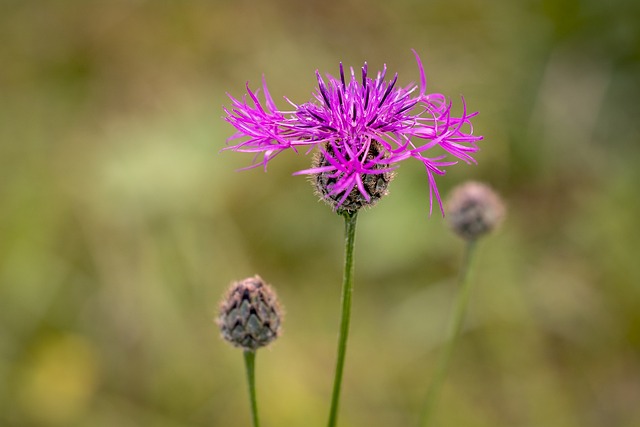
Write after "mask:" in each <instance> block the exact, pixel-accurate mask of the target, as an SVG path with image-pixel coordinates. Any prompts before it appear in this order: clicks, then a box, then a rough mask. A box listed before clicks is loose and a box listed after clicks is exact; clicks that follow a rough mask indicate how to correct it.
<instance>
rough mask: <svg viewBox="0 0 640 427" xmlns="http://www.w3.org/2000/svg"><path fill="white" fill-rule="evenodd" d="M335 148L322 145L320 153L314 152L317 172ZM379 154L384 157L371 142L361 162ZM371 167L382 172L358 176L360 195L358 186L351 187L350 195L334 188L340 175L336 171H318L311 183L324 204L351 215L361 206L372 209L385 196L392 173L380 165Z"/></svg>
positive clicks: (325, 166) (337, 147)
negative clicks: (360, 181)
mask: <svg viewBox="0 0 640 427" xmlns="http://www.w3.org/2000/svg"><path fill="white" fill-rule="evenodd" d="M339 149H340V147H339V146H335V145H334V144H330V143H326V144H324V145H323V147H322V148H321V149H320V152H318V153H316V155H315V156H314V158H313V167H314V168H318V169H324V168H327V167H330V166H331V160H332V159H334V158H335V156H336V153H339V151H338V150H339ZM381 153H382V154H384V153H383V152H382V147H381V146H380V144H379V143H378V142H376V141H374V142H373V143H372V144H371V146H370V147H369V151H368V154H367V158H366V159H365V162H370V161H372V160H374V159H377V158H378V156H380V154H381ZM374 168H375V169H379V170H383V172H381V173H367V174H361V175H360V179H361V180H362V188H363V189H364V192H362V191H361V189H360V187H353V188H352V189H351V192H349V193H347V191H346V189H344V188H342V187H340V186H339V185H337V184H338V183H339V182H340V178H341V176H342V173H340V172H338V173H336V172H330V171H327V172H320V173H318V174H316V175H313V176H312V180H313V181H312V182H313V184H314V186H315V188H316V192H317V193H318V195H320V196H321V197H322V200H324V201H325V202H327V204H329V205H330V206H331V207H333V209H334V210H336V211H337V212H338V213H339V214H342V213H344V212H347V213H354V212H356V211H358V210H360V208H362V207H370V206H373V205H374V204H375V203H376V202H377V201H378V200H380V199H381V198H382V197H383V196H386V195H387V193H388V191H387V188H388V187H389V183H390V182H391V180H392V179H393V176H394V174H393V172H391V171H389V169H388V168H387V166H386V165H384V164H381V163H376V164H375V165H374ZM366 196H368V198H367V197H366Z"/></svg>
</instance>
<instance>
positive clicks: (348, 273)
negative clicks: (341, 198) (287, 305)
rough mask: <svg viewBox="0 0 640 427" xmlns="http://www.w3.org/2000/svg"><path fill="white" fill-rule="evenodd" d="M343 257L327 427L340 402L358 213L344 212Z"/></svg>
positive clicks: (331, 426)
mask: <svg viewBox="0 0 640 427" xmlns="http://www.w3.org/2000/svg"><path fill="white" fill-rule="evenodd" d="M342 215H343V216H344V224H345V229H344V234H345V255H344V275H343V278H342V314H341V320H340V334H339V336H338V357H337V360H336V372H335V378H334V380H333V393H332V395H331V410H330V412H329V423H328V426H329V427H335V425H336V422H337V420H338V403H339V400H340V387H341V384H342V372H343V368H344V359H345V355H346V352H347V338H348V337H349V321H350V319H351V294H352V292H353V247H354V241H355V235H356V220H357V219H358V212H357V211H355V212H351V213H350V212H344V213H343V214H342Z"/></svg>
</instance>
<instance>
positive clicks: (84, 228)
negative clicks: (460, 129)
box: [0, 0, 640, 427]
mask: <svg viewBox="0 0 640 427" xmlns="http://www.w3.org/2000/svg"><path fill="white" fill-rule="evenodd" d="M638 22H640V3H639V2H637V1H632V0H618V1H607V2H604V1H596V0H583V1H579V0H567V1H556V0H543V1H520V2H515V1H508V0H489V1H480V0H453V1H443V0H441V1H431V2H425V1H415V0H398V1H393V2H366V1H361V0H348V1H334V0H329V1H322V2H320V1H309V2H307V1H291V0H278V1H274V2H250V1H248V0H234V1H231V0H214V1H204V0H202V1H193V2H177V1H144V0H138V1H122V0H116V1H106V0H102V1H98V0H96V1H79V0H62V1H55V2H53V1H51V2H43V1H35V0H33V1H29V0H24V1H18V0H5V1H4V2H2V4H0V40H2V47H1V48H0V64H2V65H1V66H0V425H3V426H72V427H73V426H78V427H80V426H93V427H112V426H122V427H128V426H132V427H133V426H153V427H163V426H167V427H169V426H170V427H174V426H221V427H222V426H224V427H226V426H243V425H249V410H248V402H247V396H246V390H245V379H244V372H243V368H242V358H241V354H240V352H239V351H238V350H237V349H234V348H231V347H230V346H228V345H226V344H225V343H224V342H222V340H220V339H219V337H218V331H217V330H216V328H215V325H214V324H213V322H212V319H213V318H214V317H215V315H216V312H217V304H218V300H219V298H220V297H221V295H222V293H223V291H224V290H225V289H226V288H227V286H228V284H229V282H231V281H232V280H237V279H241V278H244V277H247V276H251V275H253V274H256V273H259V274H260V275H261V276H262V277H264V279H265V280H267V281H268V282H270V283H272V284H273V285H274V286H275V287H276V289H277V291H278V294H279V296H280V298H281V300H282V302H283V304H284V305H285V307H286V311H287V316H286V319H285V325H284V326H285V333H284V335H283V336H282V337H281V338H280V339H279V340H278V341H277V342H276V343H275V344H274V345H273V346H272V348H271V349H268V350H261V351H260V352H259V353H258V357H257V359H258V360H257V369H258V371H257V381H258V394H259V405H260V411H261V415H262V418H263V423H264V424H265V425H272V426H279V427H281V426H296V427H298V426H305V427H306V426H315V425H322V424H323V423H324V422H325V417H326V415H327V414H326V413H327V411H328V406H329V395H330V388H331V381H332V370H333V366H334V352H335V344H336V336H337V327H338V315H339V313H338V308H339V293H340V289H339V288H340V280H341V266H342V227H343V224H342V221H341V219H340V218H338V217H337V216H336V215H335V214H334V213H332V212H331V211H330V210H329V209H328V208H327V207H326V206H325V205H323V204H322V203H318V201H317V200H316V197H315V196H314V195H313V193H312V190H311V187H310V185H309V184H308V183H307V182H305V179H304V178H301V177H291V176H290V174H291V172H293V171H295V170H299V169H303V168H305V167H306V165H307V162H308V161H309V159H308V157H305V156H295V155H283V156H281V157H280V158H278V159H277V160H275V161H274V162H272V165H271V166H270V169H269V171H268V172H267V173H266V174H265V173H263V171H261V170H252V171H247V172H241V173H239V172H235V170H236V169H237V168H240V167H242V166H246V165H248V164H249V163H250V162H251V158H250V156H243V155H241V154H237V153H229V152H225V153H220V152H219V150H220V149H221V148H222V147H223V146H224V144H225V139H226V138H227V137H228V136H229V135H231V133H232V132H233V130H232V128H231V127H230V126H229V125H227V124H226V123H225V122H224V121H223V120H222V119H221V116H222V114H223V113H222V108H221V107H222V105H228V104H229V103H228V99H227V98H226V97H225V95H224V94H225V92H229V93H232V94H234V96H240V95H241V94H242V93H243V92H244V90H245V89H244V85H245V82H246V81H250V82H251V86H252V87H253V88H255V87H257V86H258V85H259V83H260V79H261V76H262V74H263V73H264V74H265V76H266V78H267V80H268V82H269V85H270V90H271V93H272V94H273V96H274V98H275V99H276V102H278V103H281V105H282V106H285V105H286V104H285V101H284V100H282V98H281V95H286V96H288V97H289V98H290V99H292V100H293V101H294V102H304V101H306V100H308V99H309V97H310V94H311V92H312V90H313V88H314V74H313V73H314V71H315V70H316V69H320V70H321V71H328V72H332V73H336V72H337V65H338V62H339V61H343V62H344V63H345V64H347V65H353V66H355V67H359V66H360V65H361V64H362V62H363V61H365V60H367V61H368V63H369V65H370V67H371V69H378V68H380V67H381V66H382V64H383V63H385V62H386V63H387V65H388V66H389V68H390V70H391V71H398V72H399V73H400V78H399V80H400V82H401V83H403V82H404V84H406V83H408V82H409V81H411V80H415V79H417V78H418V76H417V71H416V66H415V63H414V60H413V55H412V53H411V51H410V49H411V48H415V49H416V50H417V51H418V52H419V54H420V55H421V57H422V59H423V61H424V63H425V68H426V70H427V74H428V79H429V85H430V88H431V89H432V90H433V91H438V92H443V93H445V94H448V95H449V96H450V97H451V98H452V100H453V102H454V104H455V105H456V107H455V108H461V107H460V100H459V95H460V94H464V96H465V100H466V102H467V104H468V106H469V108H471V109H473V110H478V111H480V115H479V116H478V118H477V120H476V121H475V126H476V128H475V129H476V132H477V133H478V134H482V135H484V136H485V141H484V142H483V143H482V151H481V153H480V155H479V156H478V165H477V166H466V165H460V166H459V167H454V168H451V170H450V172H449V173H448V174H447V176H445V177H442V178H441V179H439V183H440V188H441V191H442V192H443V194H444V195H445V196H446V194H447V193H448V190H449V189H450V188H451V187H452V186H453V185H455V184H458V183H460V182H462V181H463V180H465V179H470V178H472V179H477V180H484V181H487V182H489V183H491V185H492V186H494V187H495V188H497V189H498V190H499V191H500V192H501V193H502V194H503V196H504V198H505V199H506V201H507V204H508V207H509V215H508V218H507V221H506V222H505V224H504V226H503V227H502V229H501V230H500V232H499V233H496V234H495V235H492V236H490V237H487V238H486V239H485V240H484V241H482V242H481V244H480V251H479V256H478V257H477V258H476V260H475V270H474V275H473V279H474V294H473V299H472V306H471V313H470V316H469V323H468V327H467V329H466V330H465V333H464V335H463V337H462V342H461V345H460V346H459V347H458V348H457V351H456V355H455V357H454V360H453V363H452V372H451V373H450V376H449V378H448V380H447V383H446V385H445V388H444V393H443V396H442V399H441V404H440V407H439V410H438V414H437V419H436V420H435V421H437V425H440V426H470V427H474V426H477V427H484V426H532V427H533V426H545V427H555V426H557V427H574V426H575V427H589V426H620V427H625V426H628V427H631V426H637V425H640V407H639V406H638V402H639V401H640V263H638V261H637V257H638V254H639V253H640V248H639V245H638V241H640V231H639V230H640V227H639V226H638V221H639V218H640V198H639V197H638V183H639V182H640V168H639V167H638V165H639V162H640V144H639V143H640V121H639V120H638V116H639V115H640V104H639V103H638V99H640V77H639V76H640V26H639V25H638ZM426 189H427V182H426V176H425V174H424V171H423V170H421V168H420V165H418V164H415V165H405V166H403V167H402V168H401V170H399V173H398V176H397V178H396V180H395V181H394V182H393V183H392V185H391V194H390V195H389V196H388V197H387V198H385V199H384V200H383V201H381V203H380V204H379V205H378V206H376V207H375V208H374V209H372V210H369V211H367V212H365V213H363V214H362V215H360V223H359V226H358V227H359V228H358V235H357V241H356V289H355V294H354V298H355V299H354V303H355V306H354V312H353V323H352V333H351V342H350V345H349V352H348V356H347V365H346V376H345V385H344V392H343V402H342V405H341V425H343V426H345V427H347V426H373V427H375V426H384V427H388V426H410V425H414V423H415V421H416V420H417V417H416V414H417V413H418V408H419V406H420V401H421V399H422V398H423V396H424V393H425V391H426V388H427V382H428V381H429V379H430V375H431V373H432V372H433V368H434V362H435V361H436V360H437V356H438V350H439V348H440V345H441V343H442V338H443V337H444V335H445V334H444V326H445V323H446V321H447V319H448V316H449V307H450V303H451V300H452V295H453V292H454V288H453V286H454V283H455V275H456V271H457V267H458V263H459V261H460V256H461V251H462V243H461V242H460V241H458V240H457V239H456V238H455V237H454V236H453V235H452V234H451V233H450V232H449V231H448V230H447V229H446V226H445V224H444V221H443V220H442V218H441V217H440V216H439V215H434V216H433V217H431V218H429V217H428V214H427V212H428V195H427V194H426Z"/></svg>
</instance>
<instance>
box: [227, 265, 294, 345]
mask: <svg viewBox="0 0 640 427" xmlns="http://www.w3.org/2000/svg"><path fill="white" fill-rule="evenodd" d="M281 319H282V313H281V309H280V304H279V303H278V298H277V296H276V294H275V292H274V291H273V289H271V287H270V286H269V285H268V284H266V283H265V282H264V281H263V280H262V278H260V276H254V277H249V278H247V279H244V280H241V281H239V282H234V283H232V284H231V287H230V288H229V291H228V292H227V294H226V296H225V298H224V299H223V300H222V302H221V304H220V314H219V316H218V318H217V321H216V323H217V324H218V326H219V327H220V330H221V331H222V337H223V338H224V339H225V340H227V341H229V342H230V343H231V344H233V345H234V346H236V347H241V348H243V349H244V350H248V351H255V350H257V349H258V348H260V347H264V346H265V345H267V344H269V343H270V342H271V341H273V340H274V339H276V338H277V337H278V335H279V334H280V329H281V328H280V322H281Z"/></svg>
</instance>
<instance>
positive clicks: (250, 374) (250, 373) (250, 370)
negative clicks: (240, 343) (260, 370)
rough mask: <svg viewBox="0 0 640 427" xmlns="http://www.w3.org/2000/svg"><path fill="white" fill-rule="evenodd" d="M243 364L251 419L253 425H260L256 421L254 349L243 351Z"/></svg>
mask: <svg viewBox="0 0 640 427" xmlns="http://www.w3.org/2000/svg"><path fill="white" fill-rule="evenodd" d="M244 366H245V367H246V368H247V383H248V385H249V400H250V402H251V419H252V421H253V427H260V422H259V421H258V403H257V401H256V376H255V366H256V352H255V351H252V350H245V351H244Z"/></svg>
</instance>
